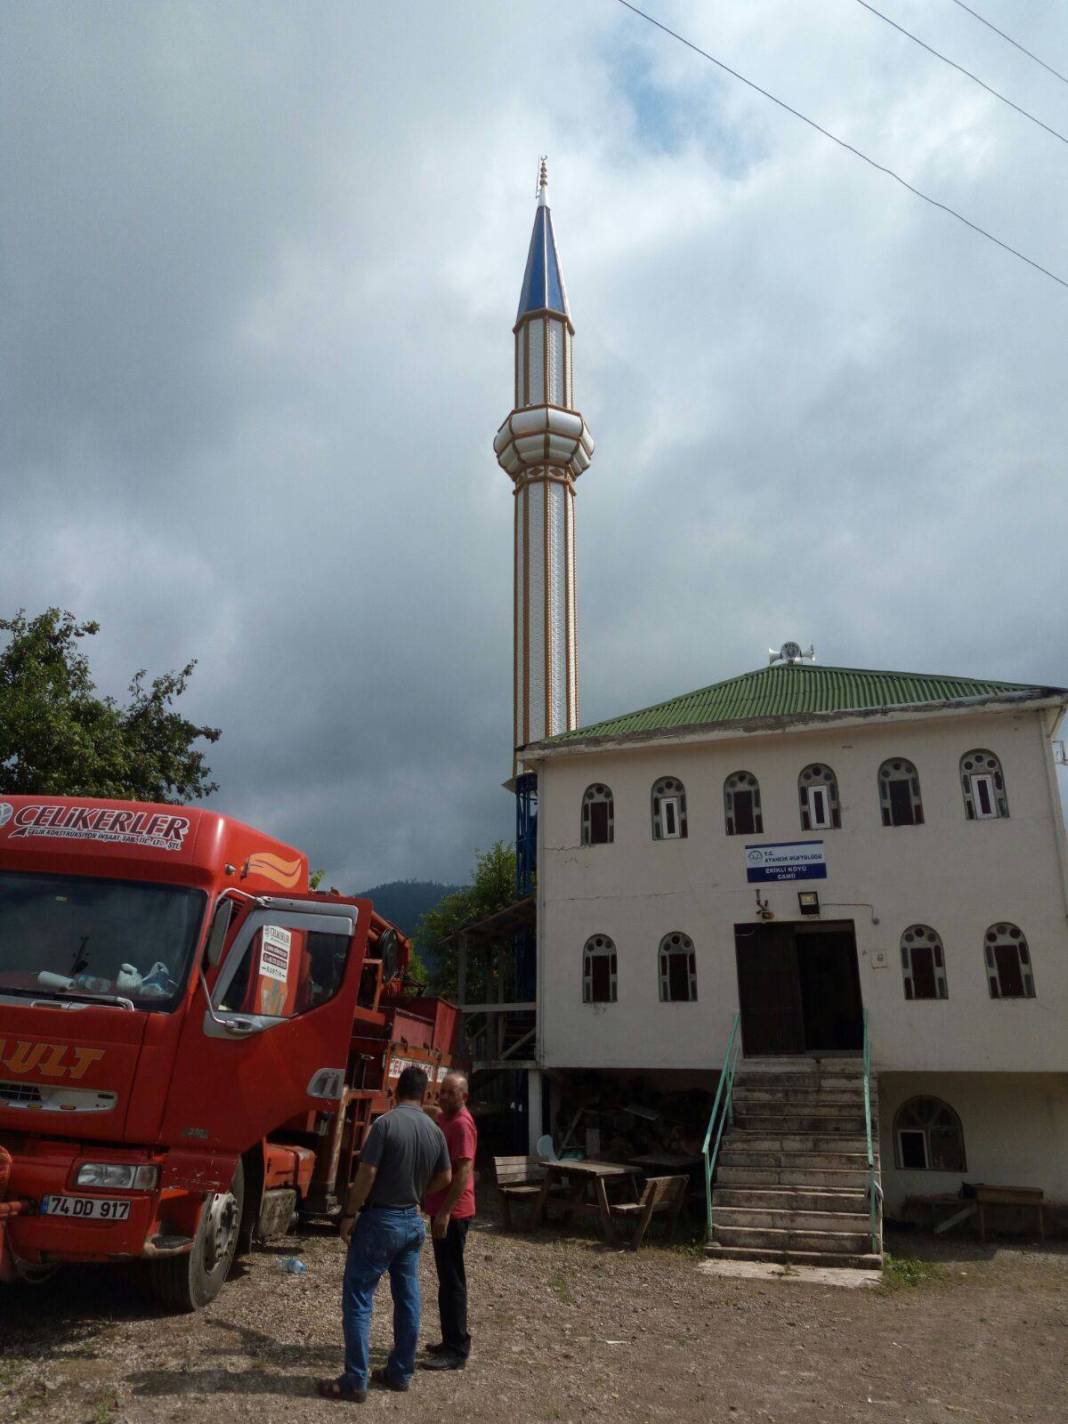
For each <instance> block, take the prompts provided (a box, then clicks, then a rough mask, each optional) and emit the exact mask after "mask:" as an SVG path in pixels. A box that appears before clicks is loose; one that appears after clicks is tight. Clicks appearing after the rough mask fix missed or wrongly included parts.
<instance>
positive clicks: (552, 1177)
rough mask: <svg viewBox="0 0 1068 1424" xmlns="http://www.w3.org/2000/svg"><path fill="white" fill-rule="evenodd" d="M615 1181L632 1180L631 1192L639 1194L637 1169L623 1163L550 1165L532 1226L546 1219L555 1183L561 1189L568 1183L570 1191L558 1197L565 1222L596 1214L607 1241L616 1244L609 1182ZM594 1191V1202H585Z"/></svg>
mask: <svg viewBox="0 0 1068 1424" xmlns="http://www.w3.org/2000/svg"><path fill="white" fill-rule="evenodd" d="M612 1181H629V1183H630V1185H631V1190H632V1191H633V1192H634V1194H635V1195H637V1192H636V1189H635V1186H634V1168H633V1167H628V1166H626V1165H625V1164H623V1163H621V1162H591V1161H578V1162H570V1161H568V1162H546V1164H545V1176H544V1178H543V1179H542V1184H541V1191H540V1192H539V1194H538V1199H537V1201H536V1202H535V1204H534V1211H533V1215H532V1225H534V1226H540V1225H541V1223H542V1222H543V1221H544V1220H545V1209H546V1206H547V1205H548V1201H549V1194H550V1192H551V1191H552V1189H553V1186H554V1184H555V1185H557V1186H560V1185H564V1184H565V1183H566V1185H567V1191H566V1192H565V1193H564V1194H563V1195H562V1196H559V1197H558V1198H557V1200H558V1201H559V1202H560V1204H561V1206H562V1207H563V1216H564V1220H565V1221H566V1220H567V1219H568V1217H570V1215H571V1213H572V1212H574V1211H586V1212H592V1213H593V1214H594V1215H596V1216H597V1218H598V1219H599V1221H600V1225H601V1231H602V1232H603V1233H604V1238H605V1240H606V1241H608V1242H614V1241H615V1239H616V1231H615V1227H614V1226H613V1225H612V1212H611V1208H610V1206H609V1204H608V1189H607V1183H608V1182H612ZM591 1188H592V1189H593V1201H587V1200H584V1198H585V1196H586V1193H587V1192H588V1191H589V1190H590V1189H591Z"/></svg>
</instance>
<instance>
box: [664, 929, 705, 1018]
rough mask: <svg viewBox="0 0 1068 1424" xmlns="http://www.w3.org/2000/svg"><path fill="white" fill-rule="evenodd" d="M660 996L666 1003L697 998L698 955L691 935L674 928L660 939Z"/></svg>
mask: <svg viewBox="0 0 1068 1424" xmlns="http://www.w3.org/2000/svg"><path fill="white" fill-rule="evenodd" d="M660 998H661V1001H662V1002H663V1003H665V1004H677V1003H683V1004H685V1003H692V1002H693V1000H695V999H696V998H697V956H696V955H695V954H694V948H693V940H692V939H691V938H690V936H689V935H685V934H681V933H680V932H679V931H678V930H673V931H672V933H671V934H666V935H665V936H664V938H663V939H662V940H661V941H660Z"/></svg>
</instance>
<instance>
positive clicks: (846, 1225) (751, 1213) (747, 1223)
mask: <svg viewBox="0 0 1068 1424" xmlns="http://www.w3.org/2000/svg"><path fill="white" fill-rule="evenodd" d="M712 1223H713V1230H714V1231H718V1229H719V1228H720V1227H772V1228H774V1229H775V1230H776V1231H790V1232H795V1231H820V1232H823V1231H826V1232H830V1233H833V1234H834V1235H836V1236H838V1235H843V1234H845V1235H849V1234H850V1233H853V1234H854V1235H855V1234H856V1233H857V1232H860V1233H861V1234H862V1235H863V1234H868V1235H870V1234H871V1217H870V1216H869V1215H868V1213H867V1212H866V1211H804V1210H801V1211H798V1210H795V1209H793V1208H787V1209H786V1210H772V1209H769V1208H766V1207H759V1206H751V1205H748V1204H747V1205H745V1206H715V1205H714V1206H713V1209H712Z"/></svg>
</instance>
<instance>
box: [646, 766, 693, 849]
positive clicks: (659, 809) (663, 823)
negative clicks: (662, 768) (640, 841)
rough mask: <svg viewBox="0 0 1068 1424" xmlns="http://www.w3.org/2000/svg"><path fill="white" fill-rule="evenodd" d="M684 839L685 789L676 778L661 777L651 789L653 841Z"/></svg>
mask: <svg viewBox="0 0 1068 1424" xmlns="http://www.w3.org/2000/svg"><path fill="white" fill-rule="evenodd" d="M685 839H686V788H685V786H683V784H682V782H681V781H680V780H679V779H678V777H677V776H662V777H661V778H660V780H659V781H658V782H657V783H656V784H655V786H654V787H653V840H654V841H678V840H685Z"/></svg>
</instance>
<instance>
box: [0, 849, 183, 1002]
mask: <svg viewBox="0 0 1068 1424" xmlns="http://www.w3.org/2000/svg"><path fill="white" fill-rule="evenodd" d="M206 898H207V897H206V896H205V894H204V893H203V891H201V890H192V889H189V888H187V887H185V886H180V885H146V884H144V883H143V882H141V881H132V880H104V879H96V878H89V877H86V876H80V875H39V874H36V873H31V872H23V871H0V994H2V993H3V992H4V991H5V990H6V991H8V992H11V991H14V992H16V993H18V994H19V995H24V994H31V995H32V996H33V997H34V998H49V997H55V998H60V999H62V998H67V997H71V998H83V999H84V998H89V997H91V996H93V995H94V994H99V995H112V996H114V995H119V996H121V997H122V998H124V999H129V1000H131V1002H132V1003H133V1004H134V1005H135V1007H136V1008H138V1009H146V1010H147V1009H153V1010H159V1009H162V1010H167V1011H169V1010H171V1009H173V1008H174V1007H175V1005H176V1004H177V1003H178V1000H179V998H180V996H181V992H182V989H183V988H184V986H185V980H186V975H187V973H188V971H189V964H190V961H191V959H192V956H193V949H194V946H195V945H196V940H197V931H198V930H199V928H200V921H201V917H202V915H203V913H204V905H205V901H206Z"/></svg>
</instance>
